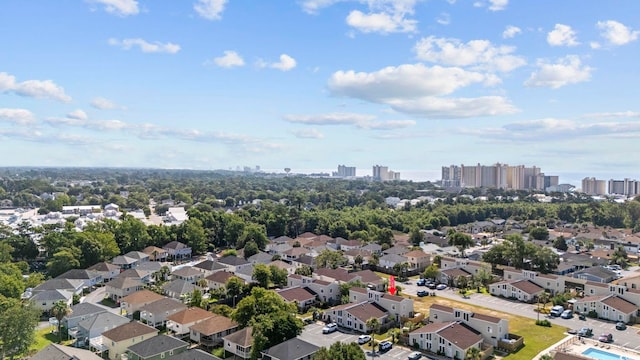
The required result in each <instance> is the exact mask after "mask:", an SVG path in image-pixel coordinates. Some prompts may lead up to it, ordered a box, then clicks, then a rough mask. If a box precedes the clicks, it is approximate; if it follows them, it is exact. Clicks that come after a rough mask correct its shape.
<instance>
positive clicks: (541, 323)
mask: <svg viewBox="0 0 640 360" xmlns="http://www.w3.org/2000/svg"><path fill="white" fill-rule="evenodd" d="M536 325H538V326H545V327H551V322H550V321H549V320H546V319H545V320H536Z"/></svg>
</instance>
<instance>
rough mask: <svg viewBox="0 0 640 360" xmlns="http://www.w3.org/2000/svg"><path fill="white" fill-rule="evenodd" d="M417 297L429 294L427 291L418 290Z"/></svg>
mask: <svg viewBox="0 0 640 360" xmlns="http://www.w3.org/2000/svg"><path fill="white" fill-rule="evenodd" d="M416 294H417V295H418V296H419V297H423V296H429V292H428V291H427V290H418V292H417V293H416Z"/></svg>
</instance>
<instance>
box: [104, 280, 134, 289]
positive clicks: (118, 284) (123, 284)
mask: <svg viewBox="0 0 640 360" xmlns="http://www.w3.org/2000/svg"><path fill="white" fill-rule="evenodd" d="M106 286H109V287H112V288H114V289H128V288H132V287H136V286H142V280H140V278H137V277H116V278H115V279H113V280H111V281H109V282H108V283H107V285H106Z"/></svg>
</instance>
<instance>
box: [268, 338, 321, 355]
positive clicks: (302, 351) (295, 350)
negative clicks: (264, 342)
mask: <svg viewBox="0 0 640 360" xmlns="http://www.w3.org/2000/svg"><path fill="white" fill-rule="evenodd" d="M318 349H320V348H319V347H318V346H316V345H313V344H311V343H308V342H306V341H304V340H302V339H299V338H297V337H295V338H292V339H289V340H287V341H285V342H282V343H280V344H278V345H274V346H272V347H270V348H268V349H267V350H264V351H262V359H263V360H311V358H313V354H315V353H316V352H317V351H318Z"/></svg>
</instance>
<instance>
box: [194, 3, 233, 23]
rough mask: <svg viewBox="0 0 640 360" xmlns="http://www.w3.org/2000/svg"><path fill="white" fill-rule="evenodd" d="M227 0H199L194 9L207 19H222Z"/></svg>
mask: <svg viewBox="0 0 640 360" xmlns="http://www.w3.org/2000/svg"><path fill="white" fill-rule="evenodd" d="M226 3H227V0H198V1H197V2H196V3H195V4H193V9H194V10H195V11H196V12H197V13H198V15H200V16H201V17H203V18H205V19H207V20H220V19H221V18H222V12H223V11H224V6H225V5H226Z"/></svg>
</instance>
